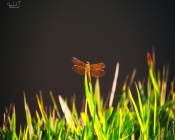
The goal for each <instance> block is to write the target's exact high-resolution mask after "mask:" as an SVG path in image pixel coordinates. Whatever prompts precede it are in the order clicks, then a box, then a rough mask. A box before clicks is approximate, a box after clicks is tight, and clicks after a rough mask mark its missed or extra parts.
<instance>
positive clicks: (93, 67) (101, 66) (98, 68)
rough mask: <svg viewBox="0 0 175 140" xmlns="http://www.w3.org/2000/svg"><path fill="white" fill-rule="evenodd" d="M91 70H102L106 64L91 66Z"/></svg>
mask: <svg viewBox="0 0 175 140" xmlns="http://www.w3.org/2000/svg"><path fill="white" fill-rule="evenodd" d="M90 67H91V69H92V70H101V69H103V68H104V67H105V64H104V63H102V62H101V63H97V64H91V66H90Z"/></svg>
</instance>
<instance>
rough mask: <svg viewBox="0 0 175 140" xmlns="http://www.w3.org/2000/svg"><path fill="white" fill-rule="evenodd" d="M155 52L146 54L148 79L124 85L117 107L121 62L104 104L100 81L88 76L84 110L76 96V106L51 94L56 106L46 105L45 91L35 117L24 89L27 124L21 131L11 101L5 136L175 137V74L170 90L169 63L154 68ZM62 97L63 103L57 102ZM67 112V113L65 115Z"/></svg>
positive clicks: (63, 139) (35, 139)
mask: <svg viewBox="0 0 175 140" xmlns="http://www.w3.org/2000/svg"><path fill="white" fill-rule="evenodd" d="M154 56H155V54H154V53H153V54H152V55H151V54H149V53H148V54H147V59H148V73H149V74H148V78H147V82H141V81H138V82H135V81H134V80H133V79H134V78H133V77H134V75H135V72H136V71H135V70H134V71H133V76H131V80H130V81H131V82H129V84H128V81H127V80H126V81H125V82H124V84H123V89H122V93H121V97H120V100H119V101H118V104H117V105H116V106H113V105H112V104H113V101H115V99H114V97H115V96H114V94H115V88H116V84H117V77H118V71H119V64H117V66H116V74H115V78H114V82H113V83H114V84H113V86H112V87H113V90H112V93H111V96H110V100H109V101H108V104H109V106H107V107H105V105H104V104H105V103H104V102H105V101H104V99H103V98H102V96H101V95H100V82H99V79H96V83H95V86H94V88H93V86H92V83H91V82H90V81H89V80H88V78H87V75H86V74H85V76H84V88H85V96H86V98H85V103H84V111H83V112H79V113H78V112H77V109H76V102H75V97H74V98H73V102H72V108H70V107H69V106H68V103H67V100H66V99H64V98H63V97H62V96H61V95H58V99H56V98H54V96H53V94H52V92H50V97H51V99H52V102H53V108H50V109H49V111H48V110H46V109H45V105H44V101H43V98H42V94H41V93H39V94H38V95H36V99H37V103H38V107H39V109H38V110H36V114H35V116H31V113H30V109H29V106H28V104H27V99H26V96H25V93H24V107H25V114H26V124H25V125H24V126H22V127H20V131H19V133H17V131H16V117H18V116H16V110H15V105H14V104H11V105H10V107H9V108H6V110H5V113H4V122H3V126H1V127H0V139H2V140H45V139H46V140H51V139H54V140H89V139H90V140H91V139H98V140H125V139H126V140H138V139H139V140H148V139H150V140H153V139H155V140H157V139H158V140H159V139H161V140H166V139H167V140H173V139H174V140H175V130H174V128H175V122H174V121H175V91H174V81H175V79H173V78H172V77H170V78H171V80H172V82H171V89H169V90H167V84H168V72H169V65H167V66H166V67H165V66H164V67H163V70H162V73H161V72H160V71H158V72H157V71H156V69H155V58H154ZM132 82H133V83H134V84H133V85H134V86H135V88H136V93H137V100H136V99H134V98H133V93H132V92H133V91H132V90H131V88H130V86H131V83H132ZM57 100H58V101H59V103H60V105H61V108H59V107H58V105H57V103H56V102H57ZM60 110H62V112H63V114H64V115H63V116H61V115H60V114H61V113H60Z"/></svg>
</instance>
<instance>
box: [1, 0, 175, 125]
mask: <svg viewBox="0 0 175 140" xmlns="http://www.w3.org/2000/svg"><path fill="white" fill-rule="evenodd" d="M13 3H15V4H16V3H18V8H12V7H9V4H13ZM19 3H20V5H19ZM15 4H14V6H16V5H15ZM0 9H1V15H0V19H1V22H0V24H1V25H0V36H1V37H0V40H1V41H0V46H1V51H0V62H1V69H0V72H1V77H0V80H1V85H0V125H1V126H2V120H3V112H4V111H5V107H8V106H9V104H10V103H14V104H15V106H16V112H17V123H18V124H23V123H24V122H25V112H24V102H23V92H25V94H26V97H27V102H28V104H29V107H30V109H31V112H32V115H33V116H35V109H37V101H36V94H37V93H39V91H40V90H41V91H42V94H43V99H44V103H45V105H47V106H52V101H51V98H50V96H49V91H50V90H51V91H52V92H53V94H54V97H55V99H56V101H57V103H58V104H59V102H58V95H59V94H60V95H61V96H62V97H63V98H67V99H68V102H70V98H71V97H72V96H73V95H74V94H75V95H76V105H77V108H78V111H80V110H81V102H82V99H83V96H84V83H83V80H84V77H83V76H80V75H78V74H76V73H75V72H73V71H72V57H73V56H75V57H77V58H78V59H80V60H82V61H84V62H86V61H89V62H90V63H98V62H104V63H105V65H106V67H105V71H106V76H104V77H102V78H100V86H101V94H102V96H103V98H104V99H106V97H107V94H108V93H109V92H110V90H111V87H112V82H113V77H114V72H115V66H116V63H117V62H119V63H120V70H119V77H118V85H117V90H116V93H115V94H116V97H115V98H114V102H115V104H116V103H117V99H118V98H119V96H120V95H121V89H122V85H123V82H124V81H125V79H126V76H127V75H129V76H131V74H132V71H133V69H134V68H136V69H137V73H136V77H135V80H136V81H138V80H141V81H142V80H144V79H145V80H146V78H147V75H148V66H147V58H146V53H147V52H152V48H153V46H154V49H155V54H156V68H157V70H162V68H163V65H164V64H167V63H169V64H170V75H169V82H170V81H171V80H172V79H173V76H174V73H175V65H174V64H175V63H174V62H175V61H174V52H175V51H174V46H175V26H174V25H175V17H174V14H175V8H174V5H173V4H172V3H170V2H169V3H168V2H167V1H166V2H165V1H162V2H160V1H159V2H153V1H145V2H143V1H142V2H136V3H133V2H131V1H122V2H121V1H120V2H114V1H111V2H107V1H105V2H104V1H96V2H95V1H93V2H91V1H60V0H54V1H51V2H46V1H39V0H38V1H24V0H20V1H16V0H14V1H12V0H9V1H8V0H1V3H0ZM93 83H95V79H94V78H93ZM60 112H62V111H61V108H60Z"/></svg>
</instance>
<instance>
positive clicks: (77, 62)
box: [72, 57, 86, 67]
mask: <svg viewBox="0 0 175 140" xmlns="http://www.w3.org/2000/svg"><path fill="white" fill-rule="evenodd" d="M72 62H73V64H74V65H78V66H82V67H85V65H86V64H85V63H84V62H83V61H80V60H79V59H77V58H75V57H73V58H72Z"/></svg>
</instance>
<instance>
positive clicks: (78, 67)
mask: <svg viewBox="0 0 175 140" xmlns="http://www.w3.org/2000/svg"><path fill="white" fill-rule="evenodd" d="M72 61H73V64H74V65H73V67H72V69H73V71H74V72H76V73H78V74H80V75H85V74H87V76H88V80H89V81H91V76H92V77H95V78H99V77H102V76H104V75H105V71H104V70H103V68H104V67H105V64H104V63H103V62H101V63H97V64H90V63H89V62H88V61H87V63H85V62H83V61H80V60H79V59H77V58H75V57H73V58H72Z"/></svg>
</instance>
